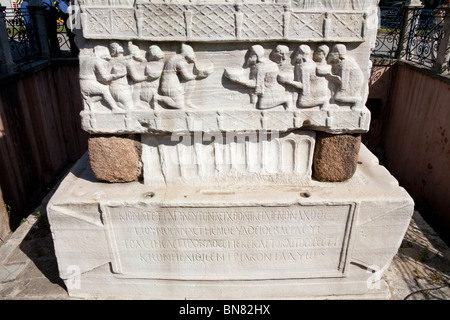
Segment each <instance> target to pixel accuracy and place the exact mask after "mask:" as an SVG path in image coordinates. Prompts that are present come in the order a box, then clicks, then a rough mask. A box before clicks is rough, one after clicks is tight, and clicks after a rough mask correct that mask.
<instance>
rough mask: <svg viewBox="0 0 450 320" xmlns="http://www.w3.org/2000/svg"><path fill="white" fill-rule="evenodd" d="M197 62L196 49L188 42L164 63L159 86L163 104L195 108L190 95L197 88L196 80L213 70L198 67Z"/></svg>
mask: <svg viewBox="0 0 450 320" xmlns="http://www.w3.org/2000/svg"><path fill="white" fill-rule="evenodd" d="M195 63H196V60H195V53H194V50H193V49H192V47H191V46H189V45H186V44H183V45H182V46H181V53H179V54H176V55H174V56H172V57H170V58H169V59H168V60H167V61H166V62H165V63H164V67H163V71H162V74H161V82H160V86H159V94H160V95H161V97H160V99H159V103H160V105H161V106H163V107H166V108H171V109H184V108H185V107H186V106H187V107H189V108H194V106H193V105H192V103H191V101H190V97H191V94H192V92H193V90H194V88H195V80H200V79H204V78H207V77H208V76H209V75H210V74H211V72H212V70H211V69H208V70H199V69H197V68H196V65H195ZM192 64H193V66H192Z"/></svg>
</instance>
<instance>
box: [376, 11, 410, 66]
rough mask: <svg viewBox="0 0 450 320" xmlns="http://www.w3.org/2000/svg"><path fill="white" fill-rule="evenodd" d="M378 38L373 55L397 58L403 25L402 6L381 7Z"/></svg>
mask: <svg viewBox="0 0 450 320" xmlns="http://www.w3.org/2000/svg"><path fill="white" fill-rule="evenodd" d="M379 13H380V16H379V21H380V25H379V28H378V34H377V39H376V42H375V49H374V50H373V52H372V56H373V57H377V58H390V59H394V58H397V52H398V48H399V40H400V35H401V31H402V25H403V10H402V8H400V7H393V8H392V7H380V11H379Z"/></svg>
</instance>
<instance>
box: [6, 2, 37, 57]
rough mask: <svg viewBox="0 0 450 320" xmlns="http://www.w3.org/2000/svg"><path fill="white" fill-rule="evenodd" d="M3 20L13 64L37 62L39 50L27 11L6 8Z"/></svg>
mask: <svg viewBox="0 0 450 320" xmlns="http://www.w3.org/2000/svg"><path fill="white" fill-rule="evenodd" d="M3 19H4V20H5V24H6V32H7V35H8V41H9V45H10V48H11V54H12V57H13V60H14V62H15V63H17V64H23V63H28V62H31V61H33V60H37V59H38V58H39V48H38V45H37V42H36V38H35V32H34V28H33V23H32V20H31V18H30V15H29V13H28V10H23V12H22V10H20V9H12V8H7V9H6V10H5V12H4V16H3Z"/></svg>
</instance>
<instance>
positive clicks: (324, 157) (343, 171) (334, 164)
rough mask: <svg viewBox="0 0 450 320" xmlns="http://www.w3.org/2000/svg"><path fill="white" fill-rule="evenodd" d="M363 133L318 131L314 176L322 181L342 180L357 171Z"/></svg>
mask: <svg viewBox="0 0 450 320" xmlns="http://www.w3.org/2000/svg"><path fill="white" fill-rule="evenodd" d="M360 145H361V134H330V133H325V132H318V133H317V136H316V147H315V150H314V159H313V177H314V178H315V179H317V180H318V181H321V182H341V181H345V180H348V179H350V178H351V177H352V176H353V175H354V173H355V171H356V166H357V161H358V153H359V148H360Z"/></svg>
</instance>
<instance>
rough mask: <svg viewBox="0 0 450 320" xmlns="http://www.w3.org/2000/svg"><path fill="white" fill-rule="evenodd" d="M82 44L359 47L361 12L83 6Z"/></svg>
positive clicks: (260, 6) (261, 6)
mask: <svg viewBox="0 0 450 320" xmlns="http://www.w3.org/2000/svg"><path fill="white" fill-rule="evenodd" d="M81 17H82V18H81V21H82V26H83V28H82V29H83V35H84V37H85V38H86V39H108V38H110V36H111V35H114V38H115V39H117V40H148V41H200V42H202V41H203V42H218V41H277V40H284V41H315V42H319V41H327V42H363V41H365V39H364V35H365V29H366V18H367V14H366V12H365V11H361V10H327V11H325V12H324V11H320V10H318V9H309V10H304V9H302V10H299V9H298V8H294V9H293V8H291V7H290V6H289V5H286V4H280V3H256V4H255V3H252V4H246V3H241V4H226V3H225V4H178V3H177V4H171V3H151V2H149V3H145V4H136V6H134V7H133V6H125V5H121V6H113V7H111V6H110V7H105V6H99V5H82V6H81Z"/></svg>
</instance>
